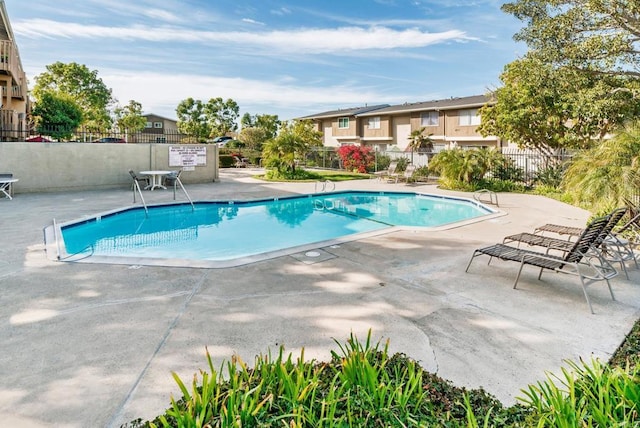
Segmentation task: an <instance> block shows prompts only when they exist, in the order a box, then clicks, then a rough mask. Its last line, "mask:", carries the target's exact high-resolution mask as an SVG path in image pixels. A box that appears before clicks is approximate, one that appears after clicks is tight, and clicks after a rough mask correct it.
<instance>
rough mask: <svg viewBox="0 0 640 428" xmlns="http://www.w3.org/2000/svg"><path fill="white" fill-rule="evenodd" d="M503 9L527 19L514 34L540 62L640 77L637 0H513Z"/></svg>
mask: <svg viewBox="0 0 640 428" xmlns="http://www.w3.org/2000/svg"><path fill="white" fill-rule="evenodd" d="M502 10H503V11H504V12H506V13H509V14H512V15H514V16H515V17H516V18H518V19H520V20H521V21H523V22H524V23H525V24H526V27H524V28H523V29H522V30H521V31H520V32H518V33H517V34H516V35H515V39H516V40H518V41H522V42H525V43H526V44H527V46H528V47H529V49H530V50H531V51H535V52H536V54H537V55H539V57H540V59H542V60H543V61H545V62H548V63H551V64H554V65H556V66H568V67H571V68H576V69H579V70H583V71H586V72H590V73H592V72H596V73H604V74H611V75H617V76H625V77H633V78H638V77H640V68H639V66H640V3H638V1H637V0H516V1H513V2H511V3H506V4H504V5H503V6H502Z"/></svg>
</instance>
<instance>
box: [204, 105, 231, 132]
mask: <svg viewBox="0 0 640 428" xmlns="http://www.w3.org/2000/svg"><path fill="white" fill-rule="evenodd" d="M239 111H240V107H238V104H237V103H236V102H235V101H234V100H232V99H231V98H229V99H227V100H226V101H225V100H223V99H222V98H220V97H218V98H211V99H210V100H209V102H207V104H205V106H204V114H205V116H206V118H207V121H208V123H209V128H210V130H211V131H210V135H209V136H210V137H217V136H221V135H227V134H228V133H229V132H232V131H236V130H237V129H238V122H237V121H238V116H239Z"/></svg>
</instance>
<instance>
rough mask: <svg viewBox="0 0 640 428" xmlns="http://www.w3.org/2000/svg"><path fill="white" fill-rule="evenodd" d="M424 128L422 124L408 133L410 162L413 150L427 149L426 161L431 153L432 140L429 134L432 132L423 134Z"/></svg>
mask: <svg viewBox="0 0 640 428" xmlns="http://www.w3.org/2000/svg"><path fill="white" fill-rule="evenodd" d="M425 129H426V127H425V126H423V127H422V128H420V129H416V130H415V131H413V132H411V134H409V148H410V149H411V163H413V151H414V150H415V151H418V152H419V151H421V150H422V149H427V150H428V151H427V161H429V160H430V158H431V155H432V153H433V140H432V139H431V136H432V135H433V134H429V135H425V134H424V130H425Z"/></svg>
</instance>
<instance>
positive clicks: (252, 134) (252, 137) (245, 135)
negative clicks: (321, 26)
mask: <svg viewBox="0 0 640 428" xmlns="http://www.w3.org/2000/svg"><path fill="white" fill-rule="evenodd" d="M238 139H239V140H240V141H242V142H243V143H244V144H245V147H246V148H247V149H249V150H255V151H258V152H260V151H262V146H263V145H264V143H265V141H267V140H269V136H268V135H267V131H266V130H264V129H263V128H253V127H243V128H242V130H241V131H240V135H238Z"/></svg>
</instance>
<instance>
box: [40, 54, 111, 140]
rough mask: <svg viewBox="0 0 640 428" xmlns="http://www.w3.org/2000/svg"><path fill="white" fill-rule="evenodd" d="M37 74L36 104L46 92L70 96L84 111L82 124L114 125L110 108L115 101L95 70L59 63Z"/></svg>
mask: <svg viewBox="0 0 640 428" xmlns="http://www.w3.org/2000/svg"><path fill="white" fill-rule="evenodd" d="M46 68H47V71H45V72H44V73H41V74H40V75H39V76H37V77H36V84H35V86H34V87H33V92H32V94H33V97H34V98H35V103H36V104H37V103H38V101H39V100H41V99H42V97H43V96H44V94H45V93H47V92H53V93H54V94H60V95H65V96H68V97H70V98H71V99H72V100H73V101H74V102H75V103H76V104H77V105H78V106H80V108H81V109H82V112H83V122H82V124H83V125H85V126H86V127H88V128H89V129H92V130H99V131H102V130H105V129H108V128H110V127H111V117H110V116H109V107H110V105H111V104H112V103H113V102H114V99H113V97H112V95H111V89H110V88H108V87H107V86H106V85H105V83H104V82H103V81H102V79H100V78H99V77H98V72H97V71H96V70H93V71H92V70H89V68H87V66H86V65H81V64H78V63H75V62H71V63H68V64H65V63H62V62H59V61H58V62H56V63H54V64H50V65H48V66H47V67H46Z"/></svg>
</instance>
